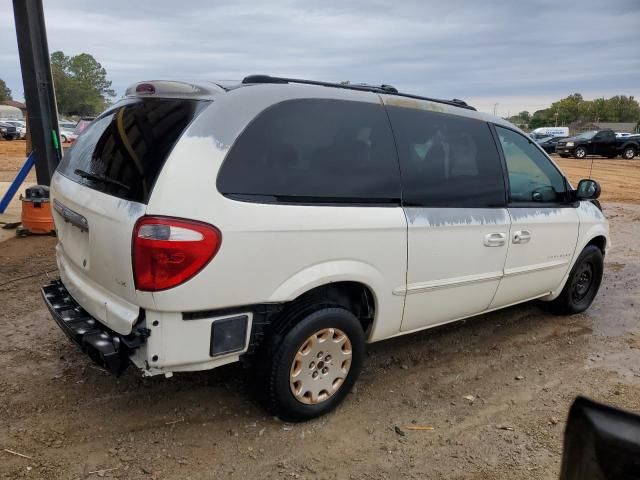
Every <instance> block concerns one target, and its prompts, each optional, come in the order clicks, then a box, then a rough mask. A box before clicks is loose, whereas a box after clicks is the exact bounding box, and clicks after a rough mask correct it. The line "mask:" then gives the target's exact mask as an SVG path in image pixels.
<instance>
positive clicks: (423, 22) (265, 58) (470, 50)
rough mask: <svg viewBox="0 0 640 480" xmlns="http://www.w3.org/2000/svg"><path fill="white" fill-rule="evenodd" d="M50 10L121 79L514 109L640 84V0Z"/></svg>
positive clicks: (62, 37) (53, 25) (7, 38)
mask: <svg viewBox="0 0 640 480" xmlns="http://www.w3.org/2000/svg"><path fill="white" fill-rule="evenodd" d="M2 8H4V9H7V8H8V9H10V8H11V7H10V4H8V2H7V3H6V4H5V6H3V7H2ZM45 15H46V21H47V28H48V36H49V48H50V50H51V51H54V50H62V51H64V52H65V53H66V54H67V55H73V54H77V53H81V52H87V53H90V54H92V55H93V56H94V57H95V58H96V59H97V60H98V61H99V62H101V63H102V64H103V66H104V67H105V68H106V69H107V72H108V73H109V78H110V79H111V80H112V81H113V86H114V88H115V89H116V90H117V91H118V92H119V93H122V92H123V91H124V89H125V88H126V86H127V85H128V84H130V83H133V82H135V81H138V80H142V79H151V78H176V79H190V78H192V79H204V78H208V79H220V78H224V79H241V78H242V77H244V76H245V75H247V74H250V73H271V74H281V75H288V76H300V77H304V76H306V77H313V78H316V79H322V80H329V81H339V80H347V79H348V80H352V81H356V82H360V81H364V82H369V83H387V84H392V85H395V86H396V87H398V88H400V89H402V90H406V91H410V92H413V93H417V94H422V95H428V96H439V97H445V98H452V97H458V98H463V99H466V100H467V101H469V102H470V103H472V104H473V103H475V104H476V106H477V107H479V108H480V109H482V110H486V111H491V110H492V109H493V105H494V103H499V104H500V106H499V107H498V111H499V113H500V114H502V115H506V114H507V112H512V113H513V112H516V111H519V110H522V109H528V110H531V111H533V110H537V109H539V108H544V107H545V106H547V105H548V104H549V103H550V102H551V101H553V100H556V99H558V98H560V97H562V96H566V95H568V94H570V93H573V92H582V93H583V94H584V95H585V97H587V98H589V97H592V96H594V97H595V96H611V95H615V94H632V95H639V94H640V83H639V82H638V80H637V79H638V78H640V55H637V54H636V53H635V52H636V50H637V46H638V44H639V43H640V42H638V40H640V30H638V25H640V4H639V3H638V2H637V0H612V1H610V2H602V1H601V0H588V1H581V0H575V1H573V2H571V1H568V0H565V1H563V2H557V1H555V0H536V1H528V2H518V1H513V2H507V1H497V0H494V1H491V0H484V1H481V2H478V1H475V0H468V1H462V0H448V1H447V2H439V1H435V0H434V1H429V2H425V1H419V0H415V1H403V2H395V3H390V2H388V1H385V2H382V1H378V0H370V1H367V0H351V1H350V2H342V1H338V0H325V1H323V2H318V1H315V2H313V1H307V2H299V1H294V0H272V1H270V2H259V3H258V2H250V1H248V0H239V1H234V2H228V1H225V2H222V1H218V2H211V1H206V0H196V1H189V2H182V3H178V4H177V3H176V2H175V1H171V2H169V1H167V0H156V1H153V2H135V3H131V2H128V1H125V0H117V1H109V2H104V1H100V0H85V1H81V0H67V1H63V0H47V2H46V4H45ZM12 25H13V18H12V16H11V15H2V16H0V77H1V78H3V79H5V80H6V81H7V83H8V84H9V86H10V88H11V89H12V90H13V91H14V94H15V96H18V97H19V96H20V95H21V93H22V87H21V77H20V72H19V70H18V68H17V67H18V62H17V59H18V55H17V46H16V41H15V32H14V30H13V27H12Z"/></svg>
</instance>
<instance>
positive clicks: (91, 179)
mask: <svg viewBox="0 0 640 480" xmlns="http://www.w3.org/2000/svg"><path fill="white" fill-rule="evenodd" d="M207 103H208V102H205V101H200V100H184V99H171V98H154V99H128V100H124V101H122V102H120V103H118V104H117V105H116V106H115V107H114V108H112V109H110V110H109V111H107V112H105V113H104V114H102V115H101V116H100V117H98V118H97V119H95V120H94V121H93V122H91V124H90V125H89V126H88V127H87V128H86V130H85V131H84V132H83V133H82V134H81V135H80V136H79V137H78V139H77V140H76V142H75V143H74V145H73V147H71V148H70V149H69V150H68V151H67V153H66V154H65V157H64V159H63V160H62V162H61V163H60V166H59V167H58V171H59V172H60V173H61V174H62V175H64V176H65V177H67V178H70V179H71V180H73V181H75V182H78V183H81V184H83V185H85V186H87V187H89V188H92V189H95V190H99V191H101V192H104V193H106V194H108V195H113V196H116V197H119V198H122V199H125V200H131V201H134V202H141V203H147V202H148V200H149V195H150V194H151V190H152V188H153V185H154V183H155V181H156V178H157V177H158V174H159V173H160V170H161V169H162V166H163V165H164V162H165V160H166V159H167V157H168V156H169V153H170V152H171V150H172V148H173V146H174V144H175V143H176V141H177V140H178V138H179V137H180V136H181V135H182V133H183V132H184V130H185V129H186V128H187V126H188V125H189V124H190V123H191V121H192V120H193V119H194V118H195V117H196V116H197V115H198V113H199V112H200V111H201V110H202V109H203V108H204V107H205V106H206V105H207Z"/></svg>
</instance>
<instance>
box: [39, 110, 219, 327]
mask: <svg viewBox="0 0 640 480" xmlns="http://www.w3.org/2000/svg"><path fill="white" fill-rule="evenodd" d="M207 104H208V102H207V101H203V100H198V99H185V98H127V99H125V100H123V101H121V102H119V103H117V104H116V105H115V106H114V107H113V108H111V109H109V110H108V111H106V112H105V113H104V114H102V115H101V116H99V117H98V118H96V119H95V120H94V121H93V122H92V123H91V125H89V126H88V127H87V128H86V130H85V131H84V132H83V133H82V134H81V135H80V136H79V137H78V139H77V140H76V142H75V144H74V145H73V147H71V148H70V149H69V150H68V152H67V153H66V155H65V157H64V159H63V160H62V162H61V163H60V166H59V167H58V170H57V173H56V175H55V176H54V178H53V180H52V189H51V194H52V201H53V215H54V221H55V224H56V229H57V233H58V246H57V252H56V253H57V260H58V267H59V270H60V277H61V279H62V281H63V283H64V284H65V286H66V287H67V289H68V290H69V292H70V293H71V295H72V296H73V297H74V298H75V300H76V301H77V302H78V303H79V304H80V305H82V307H83V308H84V309H85V310H87V312H89V314H91V315H92V316H94V317H95V318H97V319H98V320H99V321H101V322H102V323H104V324H105V325H107V326H108V327H110V328H111V329H113V330H114V331H116V332H118V333H121V334H128V333H129V332H130V331H131V327H132V325H133V324H134V323H135V321H136V320H137V319H138V317H139V312H140V308H139V305H140V300H141V298H142V297H141V295H144V294H143V293H140V292H137V291H136V288H135V284H134V279H133V268H132V262H131V235H132V231H133V228H134V225H135V223H136V221H137V220H138V219H139V218H140V217H141V216H143V215H144V213H145V210H146V204H147V202H148V200H149V196H150V194H151V191H152V189H153V186H154V183H155V181H156V178H157V177H158V175H159V173H160V171H161V169H162V167H163V165H164V163H165V160H166V159H167V157H168V156H169V154H170V152H171V150H172V148H173V146H174V145H175V143H176V141H177V140H178V139H179V137H180V136H181V135H182V133H183V132H184V131H185V129H186V128H187V126H188V125H189V124H190V123H191V122H192V121H193V119H194V118H195V117H196V116H197V115H198V113H199V112H200V111H202V110H203V108H204V107H205V106H206V105H207ZM149 298H150V297H149Z"/></svg>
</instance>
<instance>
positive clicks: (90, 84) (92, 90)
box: [51, 51, 115, 115]
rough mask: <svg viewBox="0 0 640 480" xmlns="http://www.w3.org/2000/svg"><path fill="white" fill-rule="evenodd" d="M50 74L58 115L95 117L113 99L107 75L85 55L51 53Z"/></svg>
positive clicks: (94, 60)
mask: <svg viewBox="0 0 640 480" xmlns="http://www.w3.org/2000/svg"><path fill="white" fill-rule="evenodd" d="M51 74H52V77H53V84H54V86H55V90H56V101H57V103H58V111H59V112H60V113H62V114H63V115H94V114H96V113H99V112H101V111H102V110H104V109H105V108H106V107H107V106H108V105H109V104H110V100H109V99H110V97H113V96H115V92H114V91H113V90H112V89H111V81H109V80H107V71H106V70H105V69H104V68H103V67H102V65H100V63H99V62H98V61H96V59H95V58H93V57H92V56H91V55H89V54H88V53H81V54H80V55H76V56H74V57H68V56H66V55H65V54H64V53H63V52H60V51H58V52H53V53H52V54H51Z"/></svg>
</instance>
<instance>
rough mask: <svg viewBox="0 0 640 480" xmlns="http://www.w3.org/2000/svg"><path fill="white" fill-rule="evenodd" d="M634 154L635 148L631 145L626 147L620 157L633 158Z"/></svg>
mask: <svg viewBox="0 0 640 480" xmlns="http://www.w3.org/2000/svg"><path fill="white" fill-rule="evenodd" d="M635 156H636V149H635V148H633V147H627V148H625V149H624V151H623V152H622V157H623V158H625V159H626V160H633V157H635Z"/></svg>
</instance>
